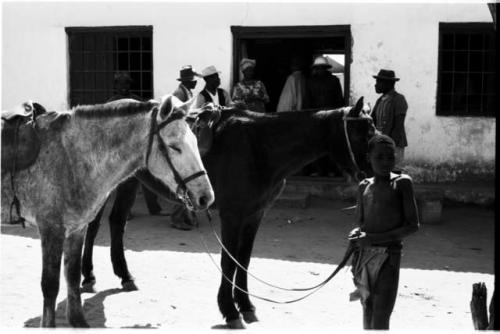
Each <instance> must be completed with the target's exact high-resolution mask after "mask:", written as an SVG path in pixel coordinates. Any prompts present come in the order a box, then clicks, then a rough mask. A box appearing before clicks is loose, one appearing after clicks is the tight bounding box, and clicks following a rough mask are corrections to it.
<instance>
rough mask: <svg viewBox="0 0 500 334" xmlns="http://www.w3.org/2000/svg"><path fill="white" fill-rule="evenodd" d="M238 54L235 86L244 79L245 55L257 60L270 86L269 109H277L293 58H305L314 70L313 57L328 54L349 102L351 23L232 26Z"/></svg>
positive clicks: (260, 74)
mask: <svg viewBox="0 0 500 334" xmlns="http://www.w3.org/2000/svg"><path fill="white" fill-rule="evenodd" d="M231 31H232V33H233V43H234V55H233V78H232V85H231V88H232V87H233V86H234V84H235V83H236V82H238V81H239V80H240V77H239V73H240V72H239V62H240V60H241V59H242V58H245V57H246V58H252V59H255V60H256V61H257V66H256V68H255V75H256V77H257V78H258V79H260V80H262V82H263V83H264V85H265V86H266V89H267V92H268V95H269V99H270V102H269V103H268V104H267V105H266V111H267V112H275V111H276V107H277V104H278V101H279V98H280V95H281V90H282V89H283V85H284V84H285V81H286V78H287V77H288V75H289V74H290V73H291V71H290V62H291V60H292V58H293V57H296V56H298V57H300V58H302V60H303V61H304V65H305V66H304V68H305V69H306V71H305V72H306V73H305V74H306V75H307V74H308V73H307V72H308V71H307V70H309V69H310V65H311V64H312V63H313V59H314V58H315V57H316V56H319V55H325V56H327V58H328V59H329V60H330V61H331V63H332V64H334V66H333V67H332V69H331V72H332V75H335V76H337V77H338V78H339V80H340V82H341V85H342V92H343V94H344V100H345V104H346V105H347V104H348V103H349V64H350V59H351V58H350V57H351V53H350V52H351V33H350V28H349V26H297V27H236V26H235V27H232V28H231Z"/></svg>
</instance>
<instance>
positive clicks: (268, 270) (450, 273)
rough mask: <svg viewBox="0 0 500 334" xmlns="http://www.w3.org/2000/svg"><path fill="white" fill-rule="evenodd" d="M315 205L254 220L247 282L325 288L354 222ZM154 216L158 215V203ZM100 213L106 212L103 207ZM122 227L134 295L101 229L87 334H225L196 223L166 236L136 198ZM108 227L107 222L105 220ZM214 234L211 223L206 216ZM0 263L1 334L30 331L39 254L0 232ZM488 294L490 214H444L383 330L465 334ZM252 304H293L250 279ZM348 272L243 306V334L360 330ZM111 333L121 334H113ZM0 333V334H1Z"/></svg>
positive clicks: (428, 233)
mask: <svg viewBox="0 0 500 334" xmlns="http://www.w3.org/2000/svg"><path fill="white" fill-rule="evenodd" d="M351 204H352V203H348V202H340V201H338V202H332V201H326V200H319V199H315V200H314V201H313V202H312V205H311V206H310V207H309V208H308V209H295V208H293V209H291V208H274V209H272V210H271V211H270V212H269V213H268V215H267V217H266V218H265V220H264V222H263V224H262V226H261V228H260V231H259V233H258V235H257V240H256V243H255V247H254V253H253V259H252V262H251V267H250V270H251V272H252V273H253V274H254V275H256V276H258V277H260V278H263V279H265V280H267V281H269V282H271V283H273V284H276V285H279V286H284V287H308V286H312V285H314V284H316V283H318V282H320V281H322V280H323V279H324V278H326V277H327V276H328V275H329V274H330V273H331V272H332V271H333V269H334V268H335V266H336V264H337V263H338V261H339V260H340V259H341V257H342V255H343V253H344V251H345V248H346V245H347V241H346V235H347V233H348V231H350V229H351V228H352V227H353V223H352V222H353V216H352V215H351V214H349V213H348V212H346V211H342V210H340V209H341V208H344V207H346V206H349V205H351ZM162 205H163V207H164V208H166V209H168V204H166V203H164V202H162ZM108 210H109V205H108ZM133 213H134V214H135V218H134V219H133V220H131V221H130V222H129V224H128V226H127V232H126V240H125V245H126V249H127V250H126V256H127V259H128V263H129V268H130V270H131V272H132V273H133V275H134V276H135V277H136V282H137V284H138V286H139V289H140V290H139V291H134V292H124V291H122V290H121V285H120V280H119V279H118V278H117V277H115V276H114V274H113V271H112V267H111V262H110V258H109V229H108V227H107V223H106V222H104V224H103V227H102V229H101V231H100V234H99V235H98V239H97V246H96V247H95V249H94V266H95V269H94V272H95V274H96V277H97V285H96V288H97V290H98V292H97V293H85V294H83V295H82V297H83V301H84V309H85V313H86V317H87V320H88V322H89V324H90V325H91V327H93V328H114V329H124V328H143V329H150V328H158V329H162V330H166V331H169V332H185V331H194V332H196V333H199V332H214V331H215V332H216V333H220V332H229V331H227V330H220V329H219V328H222V327H223V326H222V325H223V324H224V321H223V319H222V317H221V315H220V313H219V311H218V308H217V304H216V294H217V289H218V286H219V281H220V273H219V271H218V269H217V268H216V267H215V265H214V264H213V263H212V261H211V259H210V257H209V256H208V254H207V252H206V249H205V247H204V244H203V240H205V242H206V243H207V245H208V249H209V251H210V253H211V254H212V255H213V257H214V259H215V261H216V262H217V264H218V262H219V259H220V257H219V247H218V245H217V242H216V240H215V238H214V236H213V234H212V230H211V228H210V225H209V224H208V222H207V220H206V218H205V217H204V216H200V221H201V224H200V228H199V229H198V230H193V231H179V230H175V229H172V228H171V227H170V224H169V222H170V221H169V218H168V217H158V216H149V215H147V211H146V207H145V204H144V201H143V199H142V198H139V199H138V201H137V203H136V204H135V206H134V209H133ZM106 216H107V215H106ZM214 217H215V218H216V219H215V224H216V226H218V224H219V219H218V216H217V213H216V212H214ZM1 232H2V234H1V235H0V241H1V246H0V250H1V254H0V284H1V287H0V327H1V328H8V329H9V330H15V329H22V328H24V327H38V326H39V323H40V317H41V311H42V293H41V290H40V275H41V251H40V240H39V238H38V235H37V231H36V228H33V227H29V228H26V229H22V228H21V227H12V226H6V225H5V223H4V224H3V225H2V229H1ZM475 282H485V283H486V286H487V289H488V304H489V298H490V297H491V294H492V292H493V284H494V214H493V211H491V210H485V209H481V208H477V207H464V206H462V207H446V208H445V209H444V211H443V221H442V223H441V224H439V225H422V226H421V229H420V231H419V232H418V233H417V234H415V235H414V236H412V237H410V238H409V239H408V240H407V241H406V242H405V246H404V253H403V258H402V270H401V277H400V288H399V296H398V300H397V302H396V306H395V311H394V313H393V315H392V318H391V328H392V329H393V330H394V331H397V330H405V331H406V330H413V331H417V332H422V331H436V330H437V331H442V330H453V331H455V330H466V331H469V330H472V329H473V324H472V320H471V315H470V308H469V302H470V299H471V292H472V284H473V283H475ZM249 286H250V289H251V292H252V293H254V294H258V295H261V296H264V297H269V298H273V299H278V300H288V299H294V298H296V297H299V296H300V295H301V293H293V292H282V291H279V290H275V289H272V288H269V287H267V286H265V285H263V284H261V283H259V282H257V281H256V280H254V279H252V278H250V279H249ZM353 290H354V287H353V285H352V281H351V275H350V271H349V269H343V270H342V271H341V272H340V273H339V274H338V275H337V277H335V278H334V279H333V280H332V281H331V282H330V283H329V284H327V285H326V286H325V287H324V288H323V289H321V290H320V291H319V292H317V293H316V294H314V295H312V296H310V297H309V298H307V299H305V300H303V301H300V302H298V303H294V304H287V305H278V304H271V303H268V302H265V301H261V300H257V299H253V301H254V304H255V305H256V307H257V316H258V317H259V319H260V321H259V322H257V323H253V324H250V325H247V330H246V331H247V332H248V333H263V332H269V333H276V332H283V333H285V332H286V333H289V332H297V333H315V332H333V331H336V332H339V329H342V330H340V332H345V331H347V330H349V331H359V330H360V329H361V328H362V320H361V307H360V304H359V302H349V293H350V292H352V291H353ZM65 300H66V286H65V282H64V280H63V277H62V276H61V289H60V292H59V298H58V304H57V305H58V311H57V314H58V319H57V326H59V327H67V326H68V325H67V322H66V320H65V317H64V307H65ZM120 332H123V331H122V330H121V331H120ZM4 333H5V331H4Z"/></svg>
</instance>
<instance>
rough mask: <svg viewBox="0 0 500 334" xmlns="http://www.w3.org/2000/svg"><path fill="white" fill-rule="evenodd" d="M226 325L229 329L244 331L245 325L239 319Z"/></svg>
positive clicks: (227, 322)
mask: <svg viewBox="0 0 500 334" xmlns="http://www.w3.org/2000/svg"><path fill="white" fill-rule="evenodd" d="M226 324H227V328H229V329H245V325H244V324H243V321H241V318H238V319H234V320H229V321H226Z"/></svg>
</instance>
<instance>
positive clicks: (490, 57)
mask: <svg viewBox="0 0 500 334" xmlns="http://www.w3.org/2000/svg"><path fill="white" fill-rule="evenodd" d="M495 56H496V45H495V31H494V29H493V26H492V25H491V24H489V23H484V24H483V23H441V24H440V25H439V60H438V64H439V65H438V66H439V67H438V93H437V108H436V111H437V115H440V116H495V106H496V92H495V75H496V60H495V59H496V58H495Z"/></svg>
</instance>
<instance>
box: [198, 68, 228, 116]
mask: <svg viewBox="0 0 500 334" xmlns="http://www.w3.org/2000/svg"><path fill="white" fill-rule="evenodd" d="M219 73H220V71H218V70H217V68H216V67H215V66H213V65H212V66H208V67H206V68H204V69H203V71H201V76H202V77H203V80H205V88H203V90H202V91H201V92H200V94H198V97H197V98H196V103H195V107H196V108H201V107H202V106H203V105H204V104H205V103H213V104H215V105H218V106H223V107H224V106H229V105H231V104H232V101H231V97H230V96H229V93H228V92H226V91H225V90H224V89H222V88H219V86H220V78H219Z"/></svg>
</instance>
